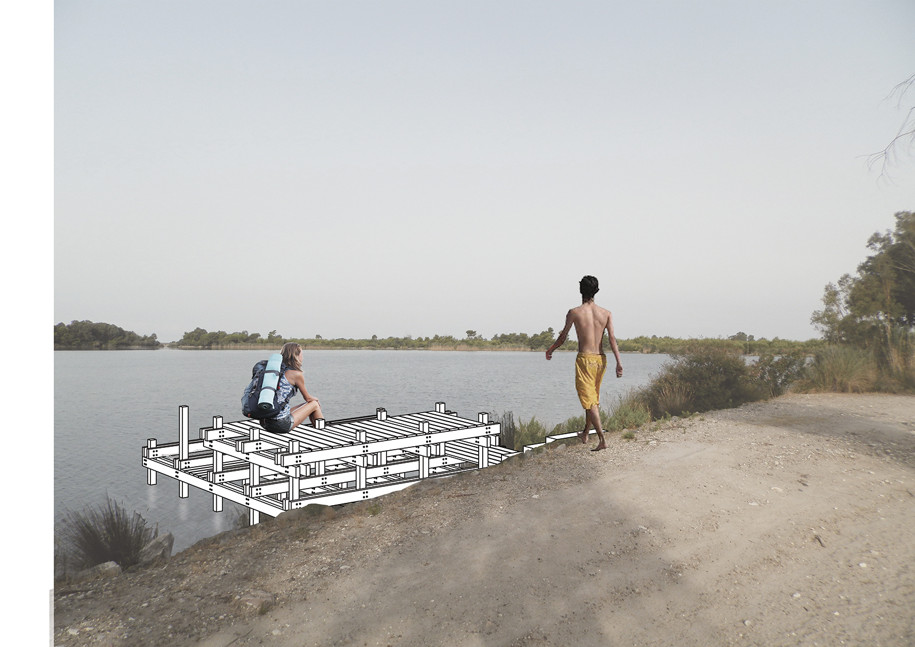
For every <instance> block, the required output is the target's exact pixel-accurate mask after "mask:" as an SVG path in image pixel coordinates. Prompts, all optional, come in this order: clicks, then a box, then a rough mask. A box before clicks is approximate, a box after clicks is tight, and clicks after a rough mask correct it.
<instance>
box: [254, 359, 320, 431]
mask: <svg viewBox="0 0 915 647" xmlns="http://www.w3.org/2000/svg"><path fill="white" fill-rule="evenodd" d="M281 352H282V355H283V364H282V366H281V367H280V379H279V383H278V384H277V391H278V394H279V400H280V402H283V403H284V405H283V408H282V409H281V410H280V413H279V414H278V415H277V416H276V417H275V418H265V419H264V420H261V421H260V423H261V427H263V428H264V429H266V430H267V431H270V432H273V433H275V434H286V433H289V432H290V431H292V430H293V429H295V428H296V427H297V426H298V425H299V424H301V423H302V422H304V421H305V419H306V418H309V419H311V423H312V425H313V424H314V422H315V420H317V419H318V418H323V417H324V414H323V413H322V411H321V403H320V402H318V399H317V398H315V397H313V396H312V395H311V394H310V393H308V390H307V389H306V388H305V374H304V373H303V372H302V347H301V346H300V345H299V344H296V343H295V342H289V343H288V344H286V345H285V346H283V350H282V351H281ZM296 391H301V392H302V396H303V397H304V398H305V402H303V403H302V404H298V405H296V406H294V407H290V406H289V400H291V399H292V396H294V395H295V394H296Z"/></svg>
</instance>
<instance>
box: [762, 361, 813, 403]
mask: <svg viewBox="0 0 915 647" xmlns="http://www.w3.org/2000/svg"><path fill="white" fill-rule="evenodd" d="M806 371H807V356H806V355H805V354H804V353H802V352H800V351H794V352H791V353H787V354H785V355H761V356H760V357H759V359H757V360H756V362H754V363H753V364H751V365H750V374H751V376H752V377H753V379H754V380H755V381H756V383H757V384H758V385H759V386H760V387H761V388H762V389H764V390H765V391H766V393H767V395H768V396H769V397H776V396H779V395H782V394H783V393H785V392H786V391H787V390H788V388H789V387H790V386H791V385H792V384H794V383H795V382H797V381H798V380H800V379H802V378H803V377H804V375H805V374H806Z"/></svg>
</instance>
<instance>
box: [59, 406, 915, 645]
mask: <svg viewBox="0 0 915 647" xmlns="http://www.w3.org/2000/svg"><path fill="white" fill-rule="evenodd" d="M591 445H592V446H593V445H594V441H592V442H591ZM201 514H209V513H208V512H207V511H201ZM284 516H285V515H284ZM274 601H275V602H274ZM258 609H260V613H259V612H258ZM912 609H915V397H911V396H885V395H863V396H846V395H790V396H785V397H782V398H779V399H776V400H773V401H770V402H766V403H758V404H753V405H749V406H745V407H742V408H740V409H736V410H730V411H722V412H714V413H710V414H705V415H704V416H696V417H693V418H690V419H687V420H675V421H672V422H671V423H668V424H666V425H664V426H663V427H661V428H660V429H656V430H653V431H647V430H646V431H641V432H639V433H637V435H636V440H634V441H625V440H622V439H621V438H620V437H619V436H613V437H612V442H611V443H610V448H609V449H608V450H607V451H605V452H599V453H592V452H590V451H588V449H587V448H585V447H584V446H582V445H569V446H559V447H555V448H551V449H549V450H548V451H544V452H541V453H539V454H537V455H534V456H530V457H527V458H525V459H524V460H516V461H513V462H511V463H509V464H505V465H502V466H500V467H498V468H491V469H489V470H485V471H483V472H477V473H473V474H467V475H462V476H460V477H457V478H453V479H449V480H446V481H435V482H430V483H425V484H422V485H420V486H416V487H413V488H410V489H408V490H405V491H403V492H400V493H396V494H394V495H391V496H389V497H387V498H385V499H381V500H377V501H373V502H367V503H364V504H360V505H358V506H349V507H347V508H345V511H344V512H342V513H337V514H334V513H333V511H331V510H328V511H325V512H324V513H321V514H315V511H310V512H309V513H308V514H305V511H302V513H300V514H299V516H298V517H294V518H293V517H290V518H289V519H286V520H285V521H284V520H283V517H280V518H279V519H278V520H276V521H275V522H273V523H270V524H262V525H261V526H260V527H258V528H255V529H253V530H251V531H248V532H243V533H236V534H235V535H226V536H221V537H220V538H218V539H214V540H212V541H210V542H207V543H205V544H198V545H196V546H194V547H192V548H191V549H189V550H187V551H184V552H183V553H181V554H180V555H178V556H176V557H175V558H173V560H172V562H171V563H169V564H168V565H167V566H165V567H161V568H157V569H150V570H147V571H141V572H137V573H128V574H125V575H122V576H120V577H118V578H116V579H114V580H110V581H107V582H99V583H95V584H91V585H87V584H83V585H75V586H73V587H70V588H69V589H67V588H66V587H62V588H61V591H60V592H59V593H58V596H57V598H56V605H55V613H56V615H55V638H56V644H58V645H98V644H106V645H142V644H148V645H161V644H169V645H204V646H206V647H224V646H229V645H233V646H236V645H237V646H242V645H275V646H278V647H286V646H293V645H295V646H301V645H334V644H340V645H423V646H425V645H468V646H476V645H481V646H482V645H487V646H489V645H678V646H683V645H811V646H812V645H840V644H843V641H844V644H850V645H863V644H867V645H912V644H915V614H913V612H912Z"/></svg>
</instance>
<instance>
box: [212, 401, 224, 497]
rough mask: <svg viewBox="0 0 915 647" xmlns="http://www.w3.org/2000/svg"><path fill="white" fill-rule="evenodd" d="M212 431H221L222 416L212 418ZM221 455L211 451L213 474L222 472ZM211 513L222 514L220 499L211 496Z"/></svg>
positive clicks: (218, 452) (216, 451) (215, 495)
mask: <svg viewBox="0 0 915 647" xmlns="http://www.w3.org/2000/svg"><path fill="white" fill-rule="evenodd" d="M213 429H222V416H213ZM222 461H223V453H222V452H221V451H219V450H218V449H214V450H213V473H214V474H215V473H216V472H221V471H222ZM213 512H222V497H221V496H219V495H218V494H214V495H213Z"/></svg>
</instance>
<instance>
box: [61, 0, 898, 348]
mask: <svg viewBox="0 0 915 647" xmlns="http://www.w3.org/2000/svg"><path fill="white" fill-rule="evenodd" d="M913 27H915V3H913V2H911V0H879V1H871V0H860V1H848V0H807V1H802V2H798V1H797V0H785V1H780V0H775V1H767V2H756V3H747V2H733V1H716V0H701V1H699V0H697V1H689V0H677V1H672V0H669V1H663V0H656V1H651V0H648V1H646V2H631V1H626V2H617V1H608V0H603V1H577V0H564V1H563V2H537V1H529V0H527V1H523V2H521V1H506V2H493V1H492V0H487V1H485V2H475V1H462V2H451V3H438V2H437V3H430V2H423V1H399V0H398V1H393V0H377V1H373V2H368V1H361V2H355V1H347V0H340V1H337V2H317V1H309V0H295V1H288V0H275V1H273V2H269V3H263V2H253V1H251V0H246V1H237V0H234V1H233V0H219V1H218V2H217V1H212V0H195V1H194V2H187V1H184V0H183V1H168V0H163V1H158V2H140V1H130V0H117V1H115V0H93V1H81V0H75V1H67V2H56V3H55V4H54V35H53V44H54V58H53V69H54V82H53V90H54V94H53V110H54V112H53V120H54V140H53V153H54V158H53V159H54V162H53V189H54V206H53V212H54V216H53V239H54V246H53V267H54V271H53V294H54V303H53V316H54V323H57V322H64V323H69V322H70V321H72V320H85V319H88V320H91V321H103V322H107V323H113V324H115V325H118V326H120V327H122V328H124V329H126V330H132V331H134V332H136V333H138V334H141V335H147V334H151V333H156V334H157V335H158V337H159V339H160V341H173V340H177V339H180V338H181V336H182V335H183V334H184V332H186V331H190V330H193V329H194V328H196V327H201V328H205V329H207V330H211V331H214V330H224V331H227V332H236V331H242V330H246V331H248V332H259V333H261V334H262V335H265V336H266V335H267V333H269V332H270V331H273V330H275V331H277V332H278V333H279V334H280V335H283V336H286V337H305V338H309V337H314V336H315V335H321V336H323V337H325V338H336V337H353V338H367V337H371V336H372V335H378V336H379V337H387V336H407V335H410V336H413V337H423V336H432V335H436V334H440V335H454V336H456V337H459V338H461V337H463V336H464V335H465V332H466V331H467V330H474V331H476V332H477V333H478V334H480V335H482V336H484V337H487V338H490V337H492V336H493V335H496V334H499V333H508V332H527V333H529V334H532V333H537V332H540V331H542V330H545V329H547V328H548V327H553V328H554V330H556V331H558V330H559V329H560V328H561V327H562V325H563V322H564V317H565V313H566V311H567V310H568V308H570V307H572V306H574V305H577V304H578V303H579V302H580V299H579V295H578V281H579V279H580V278H581V277H582V276H583V275H585V274H593V275H595V276H597V277H598V279H599V280H600V285H601V290H600V292H599V294H598V295H597V302H598V303H599V304H600V305H603V306H605V307H607V308H609V309H610V310H611V311H612V312H613V314H614V321H615V326H616V335H617V337H619V338H623V339H626V338H632V337H636V336H639V335H649V336H650V335H658V336H663V335H671V336H675V337H722V336H724V337H726V336H728V335H731V334H734V333H736V332H738V331H742V332H746V333H747V334H752V335H755V336H756V337H766V338H770V339H771V338H773V337H780V338H788V339H810V338H814V337H817V336H818V333H817V331H816V330H815V329H814V328H813V327H812V326H811V325H810V322H809V320H810V315H811V313H812V312H813V311H814V310H816V309H817V308H819V307H820V305H821V304H820V298H821V297H822V294H823V288H824V286H825V285H826V284H827V283H828V282H830V281H836V280H837V279H838V278H839V277H840V276H841V275H842V274H844V273H846V272H851V273H853V272H854V271H855V269H856V267H857V265H858V263H860V262H861V261H863V260H864V258H865V257H866V255H867V249H866V242H867V239H868V237H869V236H870V235H871V234H872V233H874V232H875V231H885V230H887V229H889V228H891V227H892V226H893V222H894V219H893V215H894V214H895V213H896V212H899V211H910V210H913V209H915V151H913V150H911V149H909V150H907V149H906V148H905V147H904V146H903V147H897V149H896V151H897V152H898V153H899V154H898V155H897V157H896V158H895V160H894V162H893V163H892V164H891V165H890V166H889V167H888V169H887V171H886V173H881V167H880V166H877V167H876V168H870V167H869V166H868V164H867V161H868V155H869V154H871V153H874V152H877V151H880V150H882V149H883V148H884V147H885V146H886V145H887V144H888V143H889V142H890V141H891V140H892V139H893V137H894V136H895V135H896V133H897V131H898V130H899V128H900V126H901V125H902V124H903V122H904V121H905V118H906V112H907V110H908V107H910V106H912V105H913V104H915V89H912V90H910V91H909V93H908V94H907V95H905V96H903V97H902V102H901V103H900V102H899V97H898V96H897V97H895V98H891V97H890V94H891V93H892V91H893V89H894V87H895V86H897V84H899V83H901V82H903V81H905V80H906V79H907V78H909V77H910V76H911V75H913V74H915V39H913V38H912V29H913Z"/></svg>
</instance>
